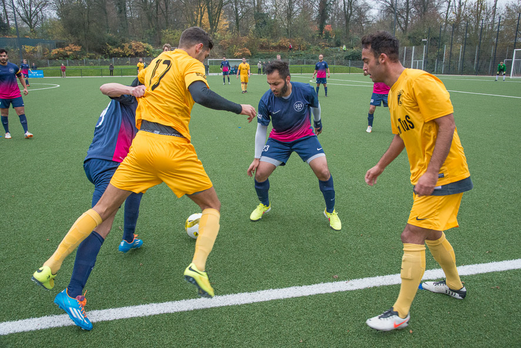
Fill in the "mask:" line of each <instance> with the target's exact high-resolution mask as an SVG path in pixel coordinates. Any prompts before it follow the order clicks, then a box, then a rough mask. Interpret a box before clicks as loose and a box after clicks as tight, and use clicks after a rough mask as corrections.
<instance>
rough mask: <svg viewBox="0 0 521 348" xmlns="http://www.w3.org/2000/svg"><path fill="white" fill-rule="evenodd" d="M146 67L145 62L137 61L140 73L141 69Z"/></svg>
mask: <svg viewBox="0 0 521 348" xmlns="http://www.w3.org/2000/svg"><path fill="white" fill-rule="evenodd" d="M144 68H145V64H143V63H141V62H139V63H137V69H138V73H140V72H141V70H143V69H144Z"/></svg>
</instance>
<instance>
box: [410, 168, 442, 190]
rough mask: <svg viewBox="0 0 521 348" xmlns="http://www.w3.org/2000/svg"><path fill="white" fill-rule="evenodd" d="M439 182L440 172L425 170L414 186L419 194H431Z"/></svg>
mask: <svg viewBox="0 0 521 348" xmlns="http://www.w3.org/2000/svg"><path fill="white" fill-rule="evenodd" d="M437 182H438V173H434V174H431V173H429V172H425V173H424V174H423V175H422V176H420V178H419V179H418V182H417V183H416V186H414V192H415V193H416V194H417V195H418V196H429V195H430V194H432V191H434V187H435V186H436V183H437Z"/></svg>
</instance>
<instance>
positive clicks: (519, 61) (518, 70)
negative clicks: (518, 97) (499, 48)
mask: <svg viewBox="0 0 521 348" xmlns="http://www.w3.org/2000/svg"><path fill="white" fill-rule="evenodd" d="M516 77H518V78H519V77H521V49H519V48H517V49H515V50H514V53H513V54H512V66H511V67H510V78H516Z"/></svg>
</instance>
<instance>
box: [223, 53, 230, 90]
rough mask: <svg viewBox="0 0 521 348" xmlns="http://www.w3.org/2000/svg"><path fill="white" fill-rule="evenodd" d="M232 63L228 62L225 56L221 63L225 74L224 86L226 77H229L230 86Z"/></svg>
mask: <svg viewBox="0 0 521 348" xmlns="http://www.w3.org/2000/svg"><path fill="white" fill-rule="evenodd" d="M230 69H231V67H230V62H229V61H227V60H226V57H225V56H223V60H222V62H221V71H222V72H223V85H225V84H226V80H225V79H226V76H228V84H230Z"/></svg>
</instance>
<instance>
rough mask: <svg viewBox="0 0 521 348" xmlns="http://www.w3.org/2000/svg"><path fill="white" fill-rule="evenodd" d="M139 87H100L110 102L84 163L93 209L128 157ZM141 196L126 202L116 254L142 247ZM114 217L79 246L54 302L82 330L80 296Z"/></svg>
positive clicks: (86, 326) (82, 298)
mask: <svg viewBox="0 0 521 348" xmlns="http://www.w3.org/2000/svg"><path fill="white" fill-rule="evenodd" d="M138 85H139V81H138V79H137V78H136V79H135V80H134V82H132V85H131V86H124V85H121V84H119V83H107V84H104V85H103V86H101V87H100V90H101V92H102V93H103V94H105V95H107V96H109V97H110V98H111V99H112V100H111V101H110V103H109V105H108V106H107V107H106V108H105V109H104V110H103V112H102V113H101V115H100V116H99V118H98V122H97V124H96V128H95V130H94V138H93V140H92V143H91V144H90V147H89V150H88V151H87V157H85V161H84V162H83V169H84V170H85V174H86V175H87V178H88V179H89V181H90V182H91V183H93V184H94V193H93V195H92V206H94V205H96V203H97V202H98V201H99V199H100V198H101V196H102V195H103V192H105V189H106V188H107V186H108V184H109V182H110V179H111V178H112V176H113V175H114V172H115V171H116V169H117V168H118V166H119V164H120V163H121V162H122V161H123V159H124V158H125V157H126V156H127V154H128V151H129V148H130V144H131V143H132V139H134V137H135V136H136V133H137V129H136V126H135V120H136V108H137V105H138V102H137V99H136V97H134V96H133V94H134V95H140V93H141V91H140V90H144V86H141V87H138ZM142 195H143V194H142V193H132V194H131V195H130V196H128V198H127V199H126V200H125V208H124V209H125V217H124V229H123V240H122V241H121V243H120V245H119V251H121V252H123V253H126V252H128V251H129V250H130V249H136V248H140V247H141V246H142V245H143V241H142V240H140V239H137V238H136V237H137V235H135V234H134V232H135V230H136V223H137V219H138V216H139V205H140V202H141V197H142ZM115 216H116V212H114V213H113V214H112V215H111V216H110V217H109V218H107V219H106V220H105V221H103V222H102V223H101V224H100V225H99V226H97V227H96V228H95V229H94V230H93V231H92V232H91V233H90V234H89V235H88V237H87V238H85V239H84V240H83V242H81V244H80V245H79V246H78V251H77V252H76V259H75V261H74V268H73V271H72V275H71V280H70V282H69V285H68V286H67V288H66V289H65V290H63V291H62V292H60V293H58V295H56V297H55V299H54V303H56V304H57V305H58V306H59V307H60V308H61V309H63V310H64V311H65V312H67V314H68V315H69V317H70V318H71V319H72V321H74V323H75V324H76V325H77V326H79V327H81V328H82V329H84V330H92V323H91V322H90V320H89V319H88V318H87V315H86V314H85V305H86V304H87V300H86V299H85V296H84V295H82V293H83V289H84V288H85V284H86V283H87V280H88V279H89V276H90V273H91V271H92V269H93V268H94V266H95V264H96V258H97V256H98V253H99V251H100V249H101V246H102V245H103V242H104V241H105V239H106V238H107V236H108V234H109V233H110V230H111V228H112V223H113V221H114V218H115ZM39 275H40V274H39V273H37V274H36V275H35V276H34V277H33V280H34V281H36V283H37V284H40V285H42V286H44V287H45V288H48V287H49V286H50V287H51V288H52V285H53V284H48V285H49V286H46V283H45V281H44V280H45V279H39V278H38V277H39Z"/></svg>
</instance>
